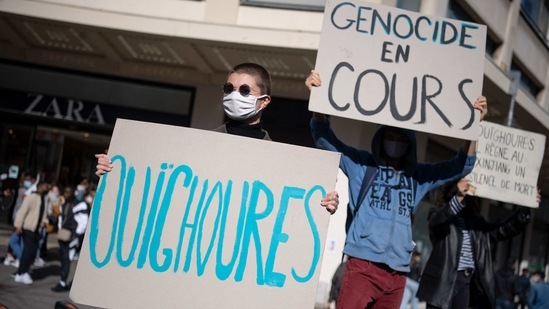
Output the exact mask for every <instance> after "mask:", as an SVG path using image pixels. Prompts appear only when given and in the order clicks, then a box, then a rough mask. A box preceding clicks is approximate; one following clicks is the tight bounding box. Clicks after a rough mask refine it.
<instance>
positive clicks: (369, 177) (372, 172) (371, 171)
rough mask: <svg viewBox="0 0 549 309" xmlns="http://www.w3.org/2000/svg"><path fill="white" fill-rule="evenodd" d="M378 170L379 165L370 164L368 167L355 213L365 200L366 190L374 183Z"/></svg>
mask: <svg viewBox="0 0 549 309" xmlns="http://www.w3.org/2000/svg"><path fill="white" fill-rule="evenodd" d="M376 172H377V166H368V167H367V168H366V173H364V179H362V186H361V187H360V191H359V193H358V200H357V204H356V208H355V213H356V212H357V211H358V207H360V205H361V204H362V202H363V201H364V198H365V197H366V191H368V188H370V186H371V185H372V182H373V181H374V177H375V176H376Z"/></svg>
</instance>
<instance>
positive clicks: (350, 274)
mask: <svg viewBox="0 0 549 309" xmlns="http://www.w3.org/2000/svg"><path fill="white" fill-rule="evenodd" d="M305 85H306V86H307V87H308V88H309V89H311V88H312V87H321V86H322V83H321V79H320V75H319V74H318V72H316V71H314V70H313V71H311V74H310V75H309V76H308V77H307V79H306V80H305ZM474 108H475V109H477V110H479V111H480V119H481V120H482V119H483V118H484V116H485V115H486V113H487V110H488V109H487V102H486V98H484V97H483V96H481V97H479V98H478V99H477V101H476V102H475V104H474ZM311 130H312V133H313V138H314V140H315V143H316V146H317V147H318V148H320V149H325V150H331V151H337V152H340V153H341V160H340V163H339V167H340V169H341V170H342V171H343V173H344V174H345V175H346V176H347V178H348V179H349V205H348V208H347V209H348V212H347V217H348V221H347V224H346V231H347V240H346V242H345V246H344V249H343V253H344V254H345V255H347V256H348V257H349V258H348V260H347V265H346V269H345V272H344V274H343V279H342V282H341V288H340V291H339V295H338V300H337V308H338V309H356V308H399V307H400V304H401V302H402V297H403V293H404V288H405V285H406V275H405V274H406V273H407V272H409V271H410V258H411V255H412V252H413V250H414V245H415V244H414V242H413V241H412V222H411V217H412V214H413V213H414V211H415V210H416V209H417V207H418V206H419V203H420V201H421V199H422V198H423V196H424V195H425V194H426V193H427V192H429V191H430V190H433V189H435V188H438V187H440V186H442V185H444V184H446V183H449V182H452V181H454V180H457V179H460V178H461V177H463V176H465V175H467V174H468V173H469V172H470V171H471V170H472V169H473V166H474V162H475V160H476V155H475V148H476V143H475V142H473V141H466V142H465V143H464V145H463V146H462V148H461V149H460V150H459V151H458V153H457V154H456V156H455V157H454V158H453V159H451V160H448V161H444V162H439V163H429V164H427V163H419V162H417V156H416V137H415V132H413V131H411V130H407V129H402V128H395V127H390V126H386V125H380V126H379V127H378V128H377V130H376V132H375V133H374V136H373V138H372V143H371V149H370V151H366V150H362V149H356V148H353V147H351V146H348V145H346V144H344V143H343V142H342V141H341V140H339V139H338V138H337V137H336V135H335V133H334V132H333V131H332V129H331V128H330V120H329V118H328V117H326V116H325V115H323V114H319V113H313V118H312V119H311Z"/></svg>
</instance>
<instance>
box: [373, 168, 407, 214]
mask: <svg viewBox="0 0 549 309" xmlns="http://www.w3.org/2000/svg"><path fill="white" fill-rule="evenodd" d="M368 205H369V206H370V207H372V208H375V209H377V210H385V211H387V213H391V212H393V211H396V213H397V215H398V216H402V217H406V218H409V217H410V216H411V214H412V212H413V210H414V190H413V186H412V180H411V179H410V178H409V177H407V176H406V175H405V174H404V173H403V172H399V171H395V170H394V169H393V168H390V167H379V169H378V171H377V175H376V178H375V179H374V181H373V183H372V186H371V187H370V189H369V191H368ZM376 213H380V212H379V211H376Z"/></svg>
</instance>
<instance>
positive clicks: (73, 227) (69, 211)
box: [51, 187, 87, 292]
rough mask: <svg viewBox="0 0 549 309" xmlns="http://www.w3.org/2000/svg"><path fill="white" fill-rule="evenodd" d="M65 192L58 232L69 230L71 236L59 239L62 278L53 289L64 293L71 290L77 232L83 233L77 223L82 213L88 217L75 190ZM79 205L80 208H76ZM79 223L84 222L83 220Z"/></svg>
mask: <svg viewBox="0 0 549 309" xmlns="http://www.w3.org/2000/svg"><path fill="white" fill-rule="evenodd" d="M63 192H64V193H63V195H64V203H63V205H61V208H60V212H59V217H58V220H57V222H58V230H59V231H62V230H63V229H65V230H68V231H69V232H70V236H69V237H68V238H67V239H60V238H58V243H59V261H60V262H61V274H60V275H61V278H60V280H59V283H57V285H56V286H55V287H52V288H51V290H52V291H54V292H64V291H68V290H69V289H70V286H69V284H68V282H67V278H68V277H69V272H70V266H71V260H72V257H74V255H75V254H76V249H77V247H78V242H79V240H78V233H77V231H78V232H81V231H82V227H80V228H78V225H79V222H78V221H77V218H78V216H82V213H84V214H83V215H84V216H87V209H86V207H85V206H84V205H83V204H82V203H83V202H78V200H77V199H76V196H75V195H74V189H73V188H72V187H65V189H64V191H63ZM77 205H80V206H79V207H75V206H77ZM79 221H80V222H82V221H83V220H79Z"/></svg>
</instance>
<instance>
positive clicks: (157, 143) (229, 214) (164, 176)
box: [70, 119, 340, 308]
mask: <svg viewBox="0 0 549 309" xmlns="http://www.w3.org/2000/svg"><path fill="white" fill-rule="evenodd" d="M109 156H110V158H111V159H112V161H113V164H114V166H115V167H114V169H113V170H112V171H111V172H109V173H107V174H106V175H104V176H102V177H101V180H100V183H99V187H98V191H97V194H96V197H95V200H94V204H93V206H92V210H91V215H90V222H89V224H88V228H87V231H86V237H85V241H84V245H83V248H82V252H81V255H80V259H79V261H78V267H77V270H76V274H75V277H74V283H73V285H72V289H71V293H70V298H71V299H72V300H73V301H75V302H77V303H82V304H88V305H93V306H97V307H104V308H219V307H223V308H313V307H314V302H315V295H316V290H317V285H318V277H319V271H320V265H321V262H322V254H323V252H324V244H325V240H326V233H327V228H328V221H329V217H330V215H329V213H328V212H327V211H326V210H325V209H324V208H323V207H321V206H320V200H321V199H322V197H323V196H324V195H325V194H326V193H327V192H329V191H332V190H333V189H334V188H335V183H336V178H337V173H338V164H339V157H340V155H339V153H334V152H327V151H322V150H317V149H312V148H305V147H298V146H292V145H287V144H281V143H276V142H269V141H263V140H256V139H252V138H245V137H239V136H233V135H229V134H222V133H216V132H211V131H204V130H197V129H189V128H182V127H174V126H167V125H159V124H152V123H144V122H137V121H130V120H122V119H119V120H118V121H117V123H116V126H115V129H114V133H113V136H112V140H111V145H110V148H109Z"/></svg>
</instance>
